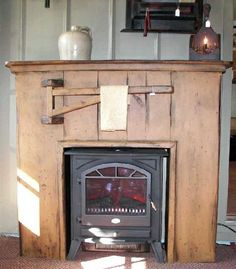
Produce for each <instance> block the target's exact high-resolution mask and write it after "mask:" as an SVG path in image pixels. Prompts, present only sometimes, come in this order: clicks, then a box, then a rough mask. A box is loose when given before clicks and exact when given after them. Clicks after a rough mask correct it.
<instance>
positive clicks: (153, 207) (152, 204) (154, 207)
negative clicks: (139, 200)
mask: <svg viewBox="0 0 236 269" xmlns="http://www.w3.org/2000/svg"><path fill="white" fill-rule="evenodd" d="M149 200H150V204H151V207H152V209H153V210H154V211H155V212H157V210H158V207H157V206H156V205H155V203H154V202H153V200H152V197H151V195H150V194H149Z"/></svg>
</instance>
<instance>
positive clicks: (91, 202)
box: [84, 163, 150, 216]
mask: <svg viewBox="0 0 236 269" xmlns="http://www.w3.org/2000/svg"><path fill="white" fill-rule="evenodd" d="M149 175H150V174H149V173H148V172H147V171H145V170H143V169H140V168H139V167H136V166H133V165H130V164H121V163H112V164H106V165H100V166H97V167H94V168H93V169H90V170H89V171H88V170H87V172H86V174H85V175H84V180H85V203H86V209H85V213H86V214H87V215H90V214H93V215H94V214H98V215H114V214H115V215H117V214H118V215H136V216H140V215H146V213H147V197H148V194H147V189H148V188H147V185H148V178H149Z"/></svg>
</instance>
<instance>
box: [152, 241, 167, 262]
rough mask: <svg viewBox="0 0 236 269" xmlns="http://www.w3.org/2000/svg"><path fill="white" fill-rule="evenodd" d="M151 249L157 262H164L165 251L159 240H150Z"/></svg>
mask: <svg viewBox="0 0 236 269" xmlns="http://www.w3.org/2000/svg"><path fill="white" fill-rule="evenodd" d="M151 246H152V250H153V252H154V255H155V258H156V260H157V261H158V262H160V263H164V262H165V251H164V249H163V248H162V246H161V242H155V241H153V242H151Z"/></svg>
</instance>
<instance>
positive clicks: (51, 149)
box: [7, 60, 230, 262]
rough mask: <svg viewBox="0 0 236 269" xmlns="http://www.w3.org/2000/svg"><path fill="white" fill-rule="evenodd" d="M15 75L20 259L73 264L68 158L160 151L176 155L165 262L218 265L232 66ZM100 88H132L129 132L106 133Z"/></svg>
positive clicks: (60, 64)
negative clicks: (90, 152) (227, 80)
mask: <svg viewBox="0 0 236 269" xmlns="http://www.w3.org/2000/svg"><path fill="white" fill-rule="evenodd" d="M7 66H8V67H9V68H10V69H11V71H12V72H13V73H15V75H16V101H17V121H18V122H17V140H18V141H17V145H18V149H17V166H18V186H19V189H18V191H19V196H18V211H19V227H20V241H21V254H22V255H25V256H33V257H51V258H60V259H64V258H65V257H66V255H67V247H66V241H67V240H68V238H67V236H66V234H67V232H66V231H67V229H68V226H67V224H66V214H67V212H66V207H65V192H66V190H65V188H64V186H65V185H64V183H65V171H64V152H65V151H66V150H67V149H68V148H70V149H71V148H91V147H92V148H159V149H168V152H169V177H168V201H167V203H168V208H167V212H168V223H167V228H166V229H167V230H166V235H167V239H166V241H167V242H166V245H167V247H166V255H167V262H174V261H179V262H212V261H214V260H215V241H216V227H217V222H216V219H217V200H218V197H217V195H218V174H219V172H218V170H219V127H220V119H219V108H220V82H221V77H222V73H224V72H225V70H226V68H227V67H229V66H230V63H228V62H221V61H214V62H208V61H201V62H198V61H194V62H191V61H128V60H127V61H40V62H37V61H36V62H10V63H8V64H7ZM42 81H46V82H45V83H43V84H42ZM102 85H128V93H129V104H128V117H127V129H126V130H124V131H113V132H105V131H102V130H101V128H100V104H99V94H100V86H102ZM209 160H210V161H209ZM32 205H34V206H32Z"/></svg>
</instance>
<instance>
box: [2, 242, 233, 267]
mask: <svg viewBox="0 0 236 269" xmlns="http://www.w3.org/2000/svg"><path fill="white" fill-rule="evenodd" d="M15 268H21V269H154V268H155V269H201V268H205V269H226V268H227V269H234V268H235V269H236V248H235V247H232V246H217V262H216V263H207V264H199V263H198V264H197V263H195V264H179V263H175V264H158V263H156V261H155V259H154V257H153V254H152V253H136V254H134V253H114V252H113V253H112V252H83V251H82V252H81V253H80V254H79V258H78V259H77V260H76V261H72V262H71V261H58V260H52V259H41V258H27V257H20V256H19V239H17V238H11V237H10V238H9V237H0V269H15Z"/></svg>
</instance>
